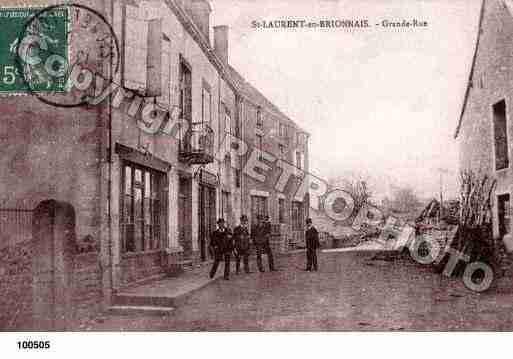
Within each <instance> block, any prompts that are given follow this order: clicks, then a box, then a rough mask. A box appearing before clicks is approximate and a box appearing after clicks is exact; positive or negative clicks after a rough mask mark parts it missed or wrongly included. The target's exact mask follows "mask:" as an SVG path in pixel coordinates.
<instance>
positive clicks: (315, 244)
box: [305, 218, 320, 271]
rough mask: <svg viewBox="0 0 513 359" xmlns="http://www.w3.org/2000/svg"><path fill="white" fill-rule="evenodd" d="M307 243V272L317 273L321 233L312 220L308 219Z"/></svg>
mask: <svg viewBox="0 0 513 359" xmlns="http://www.w3.org/2000/svg"><path fill="white" fill-rule="evenodd" d="M305 242H306V269H305V270H306V271H311V270H312V268H313V270H314V271H317V248H319V247H320V243H319V232H317V229H315V227H314V226H313V225H312V219H311V218H307V219H306V231H305Z"/></svg>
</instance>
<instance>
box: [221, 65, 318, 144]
mask: <svg viewBox="0 0 513 359" xmlns="http://www.w3.org/2000/svg"><path fill="white" fill-rule="evenodd" d="M228 69H229V71H230V73H231V75H232V78H233V79H235V81H237V85H238V86H237V87H238V89H239V91H240V92H241V95H243V96H244V97H246V98H247V99H248V100H249V101H250V102H252V103H253V104H255V105H257V106H260V107H263V108H266V109H267V110H269V111H270V112H272V113H273V114H275V115H277V116H279V117H280V118H281V119H282V120H285V121H286V122H288V123H289V125H292V126H294V127H295V128H297V129H299V130H300V131H302V132H305V133H307V134H308V132H307V131H305V130H303V129H302V128H301V127H299V126H298V125H297V124H296V123H295V122H294V121H293V120H291V119H290V118H289V117H288V116H287V115H286V114H284V113H283V112H282V111H281V110H280V109H279V108H278V107H277V106H276V105H275V104H273V103H272V102H271V101H270V100H269V99H267V97H265V96H264V95H263V94H262V93H261V92H260V91H259V90H258V89H257V88H256V87H254V86H253V85H251V84H250V83H249V82H248V81H247V80H246V79H245V78H244V77H243V76H242V75H241V74H240V73H239V72H238V71H237V70H235V69H234V68H233V67H232V66H231V65H228Z"/></svg>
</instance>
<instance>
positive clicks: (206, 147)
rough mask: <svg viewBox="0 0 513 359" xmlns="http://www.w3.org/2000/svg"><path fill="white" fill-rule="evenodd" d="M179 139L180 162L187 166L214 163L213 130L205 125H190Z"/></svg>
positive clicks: (200, 123) (198, 123)
mask: <svg viewBox="0 0 513 359" xmlns="http://www.w3.org/2000/svg"><path fill="white" fill-rule="evenodd" d="M180 138H181V139H182V140H181V141H180V150H179V155H180V160H182V161H184V162H187V163H189V164H206V163H211V162H213V161H214V130H212V128H211V127H210V126H209V125H208V124H207V123H204V122H197V123H191V124H190V126H189V128H188V129H187V132H186V133H185V134H184V136H180Z"/></svg>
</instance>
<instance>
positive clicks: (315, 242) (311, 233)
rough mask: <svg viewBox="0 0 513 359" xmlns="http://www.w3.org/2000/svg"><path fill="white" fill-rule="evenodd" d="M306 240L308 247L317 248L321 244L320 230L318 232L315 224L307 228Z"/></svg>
mask: <svg viewBox="0 0 513 359" xmlns="http://www.w3.org/2000/svg"><path fill="white" fill-rule="evenodd" d="M305 242H306V248H308V249H317V248H319V247H320V246H321V244H320V242H319V232H317V229H315V227H314V226H312V227H310V228H309V229H307V230H306V232H305Z"/></svg>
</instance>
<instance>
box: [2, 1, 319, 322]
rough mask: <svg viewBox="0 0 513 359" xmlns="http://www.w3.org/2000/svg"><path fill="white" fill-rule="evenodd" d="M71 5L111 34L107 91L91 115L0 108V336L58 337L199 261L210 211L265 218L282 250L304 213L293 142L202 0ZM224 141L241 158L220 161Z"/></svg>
mask: <svg viewBox="0 0 513 359" xmlns="http://www.w3.org/2000/svg"><path fill="white" fill-rule="evenodd" d="M80 4H82V5H84V6H87V7H90V8H91V9H94V10H95V11H96V12H98V13H100V14H102V15H103V16H104V18H105V19H107V20H108V21H109V22H110V24H111V26H112V31H113V32H114V34H115V37H116V38H117V39H118V42H119V44H120V46H119V52H120V54H119V57H120V60H121V61H120V62H121V66H120V71H119V72H116V73H115V75H114V82H115V83H116V84H118V85H119V86H117V87H116V88H115V90H114V91H113V92H112V93H111V94H110V96H106V97H105V99H104V100H103V101H101V102H99V103H98V104H96V105H94V106H93V105H87V106H80V107H71V108H63V107H56V106H50V105H48V104H46V103H43V102H41V101H40V100H39V99H38V98H36V97H35V96H29V95H22V96H3V97H2V98H1V99H0V101H1V102H0V108H1V109H2V111H1V113H2V114H3V115H0V116H1V117H2V121H1V122H0V138H1V141H2V145H3V149H4V151H3V154H4V155H3V156H2V157H1V159H0V160H1V161H2V164H3V168H5V169H7V170H6V171H2V172H1V173H0V187H1V189H2V198H0V226H1V228H2V230H1V231H0V236H1V240H2V242H1V245H0V254H1V256H2V259H3V261H2V263H3V264H1V265H0V276H2V279H3V280H2V281H1V282H2V283H3V284H2V285H3V286H5V288H4V287H2V288H0V290H1V292H2V293H9V294H10V295H12V298H20V300H18V301H15V300H7V299H5V298H4V300H3V302H1V303H0V306H1V307H2V312H3V313H9V312H10V311H11V310H13V309H16V310H18V309H19V310H18V312H20V313H21V315H20V316H18V317H17V318H15V319H13V318H11V317H9V316H8V314H6V315H5V317H2V318H1V321H0V323H1V325H2V327H4V326H5V327H11V328H16V327H25V328H38V327H39V328H48V327H52V328H61V329H64V328H69V327H71V326H72V325H73V323H76V322H77V321H79V320H81V319H83V318H84V317H85V316H87V315H88V313H91V312H95V311H97V310H100V309H101V308H105V307H106V306H108V305H110V304H111V301H112V298H113V295H115V293H116V292H118V291H119V290H122V289H123V288H126V287H128V286H133V285H137V284H138V283H141V282H143V281H148V280H151V279H157V278H160V277H163V276H166V275H169V274H176V273H178V272H180V271H181V269H183V268H184V267H186V266H190V265H193V264H197V263H201V262H207V261H209V260H210V254H209V251H208V242H209V234H210V233H211V232H212V231H213V230H214V228H215V222H216V220H217V218H219V217H223V218H225V219H226V220H227V221H228V224H229V225H230V226H232V227H233V226H235V225H237V224H238V218H239V217H240V215H242V214H246V215H248V217H250V219H251V221H252V223H254V222H255V221H256V218H257V216H258V215H269V216H270V218H271V221H272V223H273V224H275V233H276V234H277V236H276V240H275V241H274V242H275V245H276V247H277V249H278V250H283V251H285V250H287V249H288V248H289V246H290V244H293V243H296V242H300V241H301V234H302V230H303V223H304V219H305V217H306V216H307V214H308V206H309V205H308V194H307V193H305V192H304V191H303V192H301V191H299V192H298V190H297V188H298V187H299V186H300V185H301V177H302V176H303V175H304V172H307V170H308V134H307V133H306V132H304V131H303V130H301V129H300V128H299V127H298V126H297V125H296V124H295V123H294V122H293V121H292V120H290V119H289V118H288V117H287V116H286V115H284V114H283V113H282V112H281V111H280V110H279V109H278V108H277V107H276V106H275V105H273V104H272V103H271V102H270V101H269V100H267V99H266V98H265V96H263V95H262V94H261V93H260V92H259V91H258V90H256V89H255V88H254V87H253V86H251V85H250V84H249V83H247V82H246V81H245V80H244V78H243V77H242V76H241V75H240V74H238V73H237V71H236V70H235V69H233V68H232V67H231V66H230V65H229V63H228V31H229V29H228V28H227V27H226V26H218V27H215V28H214V29H213V31H212V33H211V27H210V13H211V11H212V8H211V5H210V4H209V2H208V1H207V0H154V1H138V0H134V1H121V0H111V1H106V2H102V3H98V2H96V1H81V2H80ZM77 16H79V15H77ZM211 35H213V36H211ZM211 37H212V38H213V41H211ZM72 46H73V43H72ZM112 73H114V71H112ZM177 119H180V121H177ZM227 134H229V135H230V136H231V138H236V139H238V140H239V141H243V142H244V143H247V145H248V151H247V153H245V154H244V155H243V156H238V155H237V152H236V151H235V150H234V149H233V148H231V149H230V150H229V151H228V152H227V153H226V154H225V153H224V152H223V155H220V154H219V153H220V151H219V148H220V147H221V146H222V145H223V143H224V142H223V141H225V139H226V135H227ZM231 147H233V146H231ZM253 151H260V152H262V153H263V152H264V151H265V152H266V153H269V154H272V156H274V157H275V158H276V159H277V161H278V160H282V161H284V162H286V163H288V164H289V165H290V166H293V167H298V168H299V169H295V170H294V172H293V174H292V175H291V176H290V180H288V181H287V183H286V186H284V188H283V189H281V188H277V186H276V179H277V175H276V171H269V173H270V175H269V176H267V178H266V180H264V181H261V180H258V179H255V178H254V176H252V175H251V173H249V174H248V173H247V171H246V170H245V168H246V167H247V166H246V165H245V163H246V162H247V160H248V158H249V157H250V156H251V153H252V152H253ZM261 156H263V155H261ZM271 162H272V161H271ZM278 187H279V186H278ZM298 193H300V195H299V197H298ZM36 254H37V255H36ZM37 258H39V259H37ZM41 258H43V259H41ZM44 258H51V260H50V259H49V260H44ZM47 269H51V270H47ZM48 273H52V274H48ZM35 282H38V283H47V284H48V285H46V286H40V287H39V289H37V288H38V287H37V286H34V285H33V284H34V283H35ZM31 288H36V289H31ZM45 288H52V290H51V293H49V292H45ZM35 290H38V292H37V293H36V292H34V291H35ZM55 293H63V295H60V296H59V295H56V294H55ZM6 297H9V296H6ZM38 298H43V299H38ZM20 303H21V304H20ZM20 305H21V309H20V308H18V307H19V306H20ZM61 312H62V313H66V315H63V316H60V317H59V316H58V313H61ZM48 313H54V314H53V315H50V316H48V315H47V314H48ZM70 313H71V314H70ZM43 317H45V318H47V320H43V319H42V318H43ZM57 317H59V318H64V319H59V320H56V319H55V318H57Z"/></svg>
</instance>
